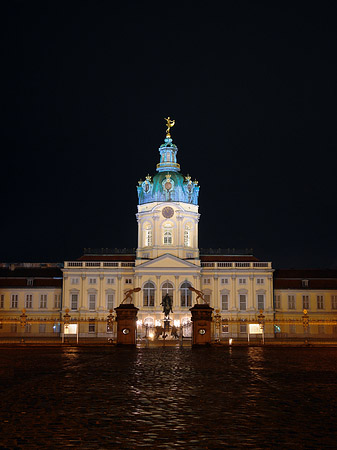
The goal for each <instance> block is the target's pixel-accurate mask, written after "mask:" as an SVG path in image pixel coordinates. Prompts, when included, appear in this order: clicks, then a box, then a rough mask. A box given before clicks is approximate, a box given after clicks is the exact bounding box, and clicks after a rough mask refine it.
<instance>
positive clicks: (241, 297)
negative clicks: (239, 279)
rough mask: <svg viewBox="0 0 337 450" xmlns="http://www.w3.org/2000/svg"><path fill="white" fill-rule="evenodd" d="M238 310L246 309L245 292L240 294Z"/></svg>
mask: <svg viewBox="0 0 337 450" xmlns="http://www.w3.org/2000/svg"><path fill="white" fill-rule="evenodd" d="M239 299H240V311H246V309H247V295H246V294H240V297H239Z"/></svg>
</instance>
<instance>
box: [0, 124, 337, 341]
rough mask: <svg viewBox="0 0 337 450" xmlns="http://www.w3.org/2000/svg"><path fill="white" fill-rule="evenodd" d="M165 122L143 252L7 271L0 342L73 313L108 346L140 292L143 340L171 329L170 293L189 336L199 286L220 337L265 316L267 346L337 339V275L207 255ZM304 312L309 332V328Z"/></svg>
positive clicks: (145, 204) (145, 192)
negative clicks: (115, 320)
mask: <svg viewBox="0 0 337 450" xmlns="http://www.w3.org/2000/svg"><path fill="white" fill-rule="evenodd" d="M167 121H168V129H167V133H166V138H165V140H164V143H163V144H162V145H161V146H160V147H159V163H158V164H157V166H156V171H155V172H156V173H155V174H154V175H153V176H150V175H147V176H146V177H145V180H144V181H143V180H140V181H139V182H138V186H137V193H138V211H137V213H136V219H137V224H138V247H137V249H136V250H129V251H128V250H117V249H115V250H108V249H101V250H99V251H95V250H91V249H88V250H85V252H84V254H83V255H82V256H81V257H79V258H78V259H77V260H75V261H65V262H64V264H63V265H62V266H63V267H62V268H60V267H59V266H58V265H52V264H48V265H46V264H44V265H43V264H40V265H39V264H29V263H23V264H16V265H15V264H2V265H1V266H0V337H1V336H13V335H14V334H15V333H16V332H18V327H19V326H20V323H21V330H19V331H20V333H21V335H22V333H23V332H24V333H27V334H29V333H31V334H34V333H35V334H39V335H43V336H50V337H51V336H55V333H56V334H57V333H60V332H62V329H61V328H62V327H61V328H60V324H61V323H62V320H63V318H64V316H65V314H68V313H69V316H70V320H71V322H73V323H76V324H77V333H78V336H79V337H80V338H90V337H91V338H93V337H97V338H107V337H109V336H110V335H111V329H109V327H108V328H107V316H108V314H109V312H110V311H111V310H114V308H116V307H117V306H119V305H120V303H121V302H122V301H123V299H124V298H125V295H126V293H127V292H128V291H130V290H131V289H134V288H138V287H139V288H141V289H140V290H139V291H138V292H135V293H134V294H133V303H134V305H135V306H136V307H137V308H139V312H138V328H139V333H140V334H141V333H143V331H144V327H145V329H146V330H148V329H154V328H155V327H156V326H157V327H159V326H161V325H162V324H163V319H164V314H163V310H162V305H161V302H162V299H163V298H164V297H165V296H166V294H169V296H170V297H171V299H172V300H173V307H172V309H173V313H171V314H170V321H171V325H174V326H175V327H180V326H181V327H182V329H183V330H184V334H185V336H188V335H189V332H190V328H189V327H190V323H191V313H190V308H191V307H192V306H193V305H194V304H195V299H196V294H195V292H192V291H191V290H190V289H189V288H190V287H193V288H194V289H197V290H199V291H202V292H203V294H204V299H205V301H206V302H207V303H209V305H210V306H211V307H212V308H214V314H215V317H216V318H217V324H218V327H217V333H218V338H219V339H227V338H236V339H238V338H245V337H247V334H248V333H253V332H254V331H252V330H253V329H254V327H255V330H256V325H257V324H258V323H259V321H260V320H261V317H263V321H264V323H265V327H264V333H265V336H266V337H267V338H268V337H269V338H277V337H278V336H283V337H295V336H301V335H302V334H303V335H305V334H306V333H310V334H311V335H314V336H316V337H327V336H329V337H335V338H336V337H337V324H336V312H337V271H336V270H325V271H324V270H314V269H313V270H277V271H274V269H273V267H272V263H271V262H270V261H259V260H258V259H257V258H256V257H255V256H254V255H253V254H252V252H251V251H247V250H246V251H235V250H229V249H228V250H220V249H218V250H211V249H209V250H203V249H199V241H198V223H199V218H200V213H199V204H198V198H199V189H200V187H199V184H198V182H197V181H196V180H194V181H192V178H191V177H190V176H189V175H186V176H185V175H183V174H182V173H181V170H180V165H179V163H178V160H177V153H178V148H177V146H176V145H175V144H174V143H173V140H172V137H171V135H170V127H171V126H173V124H174V122H173V121H171V120H170V119H169V118H168V119H167ZM206 219H207V218H206ZM135 225H136V221H135ZM135 229H136V227H135ZM23 309H24V310H25V311H24V313H23V312H22V310H23ZM303 310H305V318H306V319H308V320H309V321H310V327H309V326H305V327H303V323H305V322H306V321H303V320H302V319H303V314H304V313H303ZM22 314H24V321H23V319H22ZM20 317H21V319H20ZM20 320H21V322H20ZM251 326H252V327H253V328H250V327H251Z"/></svg>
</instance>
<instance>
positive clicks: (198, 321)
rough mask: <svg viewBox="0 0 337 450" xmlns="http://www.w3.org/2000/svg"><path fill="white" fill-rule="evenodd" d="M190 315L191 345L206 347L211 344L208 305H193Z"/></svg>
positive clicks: (210, 320)
mask: <svg viewBox="0 0 337 450" xmlns="http://www.w3.org/2000/svg"><path fill="white" fill-rule="evenodd" d="M190 311H191V313H192V324H193V339H192V345H193V346H198V345H207V344H210V343H211V323H212V311H213V308H211V307H210V306H209V305H206V304H203V305H194V306H193V308H190Z"/></svg>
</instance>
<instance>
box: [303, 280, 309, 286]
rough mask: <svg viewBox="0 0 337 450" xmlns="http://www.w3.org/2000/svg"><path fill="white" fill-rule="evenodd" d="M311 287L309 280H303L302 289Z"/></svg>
mask: <svg viewBox="0 0 337 450" xmlns="http://www.w3.org/2000/svg"><path fill="white" fill-rule="evenodd" d="M308 286H309V280H302V287H304V288H307V287H308Z"/></svg>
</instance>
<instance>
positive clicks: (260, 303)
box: [257, 294, 264, 311]
mask: <svg viewBox="0 0 337 450" xmlns="http://www.w3.org/2000/svg"><path fill="white" fill-rule="evenodd" d="M257 309H258V310H259V311H260V310H261V309H262V310H264V295H263V294H258V296H257Z"/></svg>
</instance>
